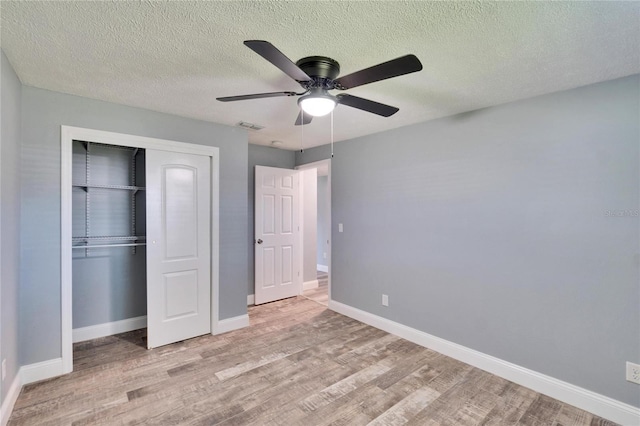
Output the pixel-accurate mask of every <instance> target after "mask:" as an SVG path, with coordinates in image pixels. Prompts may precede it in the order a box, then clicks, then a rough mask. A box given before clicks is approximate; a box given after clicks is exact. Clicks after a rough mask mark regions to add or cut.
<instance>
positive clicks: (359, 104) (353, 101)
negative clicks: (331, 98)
mask: <svg viewBox="0 0 640 426" xmlns="http://www.w3.org/2000/svg"><path fill="white" fill-rule="evenodd" d="M336 98H338V102H339V103H341V104H342V105H346V106H350V107H352V108H358V109H361V110H363V111H367V112H372V113H374V114H378V115H381V116H383V117H390V116H392V115H393V114H395V113H396V112H398V111H400V109H399V108H396V107H393V106H391V105H385V104H381V103H379V102H375V101H370V100H369V99H364V98H359V97H357V96H353V95H347V94H344V93H341V94H339V95H337V96H336Z"/></svg>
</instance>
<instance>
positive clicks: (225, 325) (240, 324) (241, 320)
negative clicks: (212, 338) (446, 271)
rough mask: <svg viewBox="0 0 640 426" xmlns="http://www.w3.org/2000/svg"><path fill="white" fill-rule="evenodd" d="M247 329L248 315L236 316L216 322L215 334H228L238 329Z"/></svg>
mask: <svg viewBox="0 0 640 426" xmlns="http://www.w3.org/2000/svg"><path fill="white" fill-rule="evenodd" d="M244 327H249V315H248V314H244V315H238V316H237V317H232V318H227V319H223V320H220V321H218V329H217V330H216V333H215V334H222V333H228V332H230V331H233V330H238V329H240V328H244Z"/></svg>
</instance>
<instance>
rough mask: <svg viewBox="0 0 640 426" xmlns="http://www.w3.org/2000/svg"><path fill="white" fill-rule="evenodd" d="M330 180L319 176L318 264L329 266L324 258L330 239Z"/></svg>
mask: <svg viewBox="0 0 640 426" xmlns="http://www.w3.org/2000/svg"><path fill="white" fill-rule="evenodd" d="M328 185H329V178H328V177H327V176H318V230H317V248H316V251H317V264H318V265H324V266H327V265H328V264H329V262H327V259H325V258H324V253H327V256H328V255H329V254H328V252H327V248H328V246H327V239H328V238H329V230H328V229H327V228H328V219H329V214H330V213H331V212H329V210H328V209H329V192H328V191H329V186H328Z"/></svg>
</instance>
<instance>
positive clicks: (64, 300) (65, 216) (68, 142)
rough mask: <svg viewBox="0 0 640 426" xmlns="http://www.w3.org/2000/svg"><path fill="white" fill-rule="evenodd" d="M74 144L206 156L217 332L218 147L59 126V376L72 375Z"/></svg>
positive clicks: (213, 328) (213, 326) (213, 317)
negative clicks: (208, 168) (209, 172)
mask: <svg viewBox="0 0 640 426" xmlns="http://www.w3.org/2000/svg"><path fill="white" fill-rule="evenodd" d="M74 140H80V141H89V142H98V143H102V144H107V145H120V146H128V147H134V148H142V149H156V150H161V151H170V152H180V153H186V154H196V155H205V156H208V157H209V158H210V160H211V163H210V164H211V334H217V332H218V323H219V319H218V315H219V305H218V303H219V297H218V295H219V276H218V271H219V270H220V268H219V227H220V225H219V217H220V215H219V211H220V209H219V180H220V176H219V173H220V167H219V164H220V153H219V149H218V148H217V147H212V146H206V145H197V144H190V143H183V142H175V141H170V140H165V139H156V138H149V137H144V136H134V135H127V134H123V133H114V132H106V131H102V130H93V129H83V128H81V127H72V126H61V127H60V141H61V167H60V168H61V176H60V185H61V188H60V194H61V197H60V198H61V199H60V284H61V289H60V290H61V291H60V305H61V306H60V308H61V324H60V325H61V348H62V374H66V373H70V372H71V371H73V322H72V316H73V299H72V289H73V283H72V275H73V274H72V254H71V236H72V235H71V234H72V187H71V185H72V177H73V176H72V165H73V164H72V158H73V152H72V146H73V141H74Z"/></svg>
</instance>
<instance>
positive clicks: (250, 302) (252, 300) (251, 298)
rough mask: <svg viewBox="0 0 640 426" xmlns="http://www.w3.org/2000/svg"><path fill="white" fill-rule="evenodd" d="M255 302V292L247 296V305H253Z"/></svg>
mask: <svg viewBox="0 0 640 426" xmlns="http://www.w3.org/2000/svg"><path fill="white" fill-rule="evenodd" d="M255 304H256V299H255V294H250V295H248V296H247V306H251V305H255Z"/></svg>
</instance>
